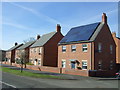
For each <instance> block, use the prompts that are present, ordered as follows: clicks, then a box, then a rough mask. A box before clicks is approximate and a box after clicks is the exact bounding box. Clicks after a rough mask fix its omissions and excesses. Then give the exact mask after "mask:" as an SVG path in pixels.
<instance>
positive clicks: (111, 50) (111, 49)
mask: <svg viewBox="0 0 120 90" xmlns="http://www.w3.org/2000/svg"><path fill="white" fill-rule="evenodd" d="M110 53H111V54H112V53H113V45H110Z"/></svg>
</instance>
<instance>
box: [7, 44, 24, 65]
mask: <svg viewBox="0 0 120 90" xmlns="http://www.w3.org/2000/svg"><path fill="white" fill-rule="evenodd" d="M22 45H23V44H18V43H15V46H13V47H12V48H10V49H9V50H7V51H6V60H7V62H9V63H10V64H12V63H15V54H16V52H15V50H16V49H17V48H19V47H20V46H22Z"/></svg>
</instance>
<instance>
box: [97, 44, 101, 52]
mask: <svg viewBox="0 0 120 90" xmlns="http://www.w3.org/2000/svg"><path fill="white" fill-rule="evenodd" d="M98 52H99V53H101V52H102V43H98Z"/></svg>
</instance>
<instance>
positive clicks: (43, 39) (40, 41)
mask: <svg viewBox="0 0 120 90" xmlns="http://www.w3.org/2000/svg"><path fill="white" fill-rule="evenodd" d="M56 33H57V32H51V33H48V34H44V35H42V37H41V38H39V39H38V40H37V41H36V42H35V43H34V44H33V45H32V46H31V47H37V46H43V45H44V44H46V43H47V42H48V41H49V40H50V39H51V38H52V37H53V36H54V35H55V34H56Z"/></svg>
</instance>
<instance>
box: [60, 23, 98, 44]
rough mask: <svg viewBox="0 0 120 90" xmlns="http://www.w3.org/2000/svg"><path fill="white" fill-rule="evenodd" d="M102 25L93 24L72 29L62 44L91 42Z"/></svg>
mask: <svg viewBox="0 0 120 90" xmlns="http://www.w3.org/2000/svg"><path fill="white" fill-rule="evenodd" d="M99 24H100V23H93V24H88V25H84V26H79V27H75V28H72V29H71V30H70V31H69V32H68V33H67V34H66V35H65V37H64V38H63V39H62V40H61V41H60V43H67V42H77V41H86V40H89V38H90V37H91V35H92V34H93V33H94V31H95V30H96V28H97V26H98V25H99Z"/></svg>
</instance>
